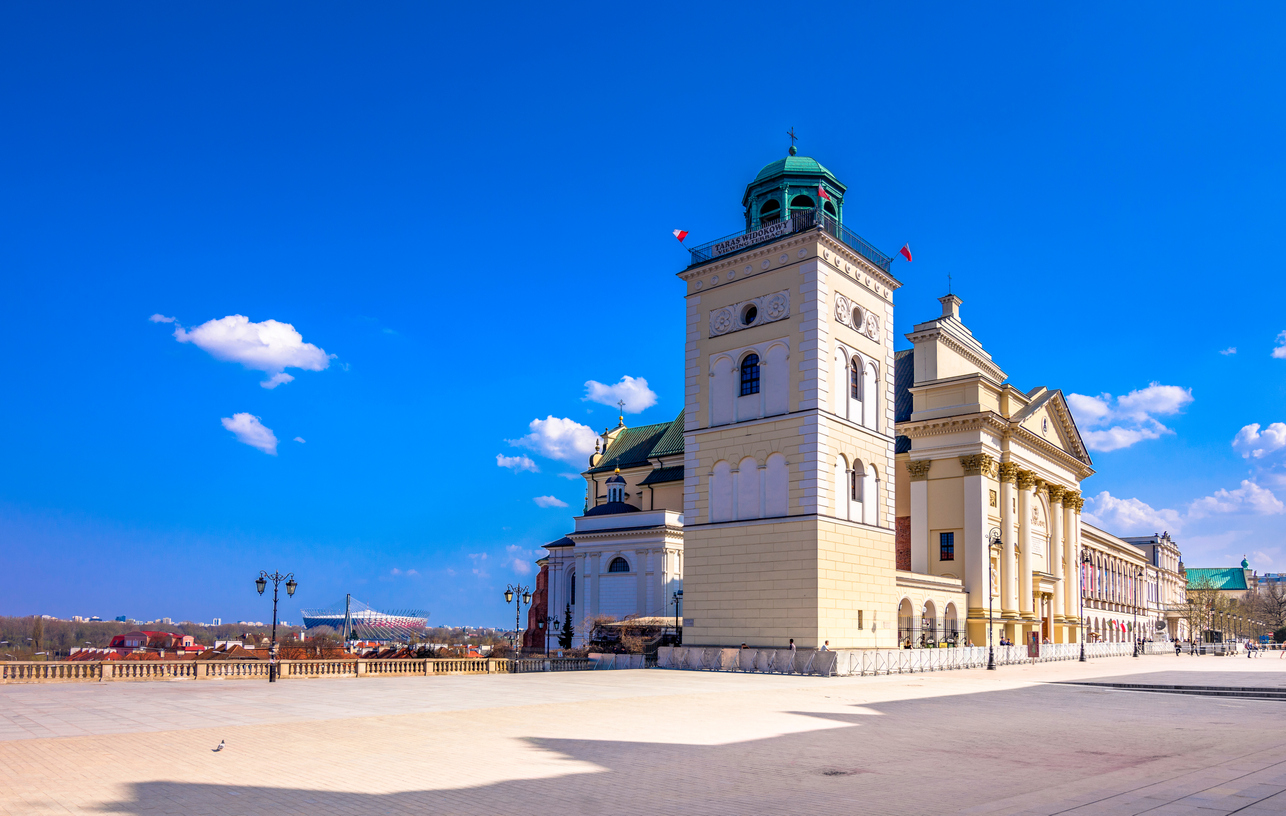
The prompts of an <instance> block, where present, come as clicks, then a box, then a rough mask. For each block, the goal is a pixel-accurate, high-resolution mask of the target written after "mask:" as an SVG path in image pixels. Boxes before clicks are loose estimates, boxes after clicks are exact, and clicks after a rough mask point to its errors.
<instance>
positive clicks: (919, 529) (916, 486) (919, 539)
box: [906, 459, 933, 575]
mask: <svg viewBox="0 0 1286 816" xmlns="http://www.w3.org/2000/svg"><path fill="white" fill-rule="evenodd" d="M932 464H933V460H932V459H920V460H918V461H913V462H907V463H906V469H907V472H908V473H909V474H910V475H911V572H918V573H920V574H921V575H927V574H928V572H929V466H930V465H932Z"/></svg>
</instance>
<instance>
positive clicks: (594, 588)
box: [585, 553, 603, 635]
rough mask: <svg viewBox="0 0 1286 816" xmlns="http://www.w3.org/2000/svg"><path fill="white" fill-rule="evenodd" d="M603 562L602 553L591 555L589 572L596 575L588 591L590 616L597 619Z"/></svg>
mask: <svg viewBox="0 0 1286 816" xmlns="http://www.w3.org/2000/svg"><path fill="white" fill-rule="evenodd" d="M602 560H603V554H602V553H590V556H589V571H590V572H592V573H594V576H593V580H592V583H590V585H589V587H588V589H589V616H590V617H591V618H597V617H598V585H599V576H600V575H602V573H603V571H602V569H601V566H602V564H601V562H602ZM585 577H586V578H589V576H588V575H587V576H585ZM585 634H586V635H588V634H589V632H586V633H585Z"/></svg>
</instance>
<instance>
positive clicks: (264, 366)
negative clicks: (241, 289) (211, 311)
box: [174, 315, 335, 388]
mask: <svg viewBox="0 0 1286 816" xmlns="http://www.w3.org/2000/svg"><path fill="white" fill-rule="evenodd" d="M174 337H175V339H176V340H178V341H179V342H180V343H192V344H193V345H195V346H197V347H198V348H200V349H202V350H204V351H206V352H208V353H209V354H210V356H211V357H214V358H215V359H216V360H226V361H229V362H234V363H241V365H243V366H245V367H246V368H249V369H252V370H254V371H263V372H265V373H267V374H270V375H271V376H270V377H269V378H268V379H266V380H264V381H263V382H262V383H260V385H262V386H263V387H264V388H276V387H277V386H278V385H281V384H282V383H288V382H290V381H291V380H293V379H294V377H292V376H291V375H289V374H286V373H285V370H286V369H287V368H300V369H304V370H306V371H321V370H323V369H325V368H326V367H327V366H329V365H330V361H331V358H333V357H334V356H335V355H333V354H327V353H326V352H325V351H324V350H322V349H320V348H318V347H317V346H314V345H313V344H312V343H305V342H304V338H303V335H301V334H300V333H299V332H297V331H295V327H294V326H292V325H290V324H289V323H281V322H278V321H276V320H265V321H263V322H262V323H251V322H250V318H248V317H245V316H244V315H228V316H227V317H222V318H219V319H218V320H210V321H207V322H205V323H202V324H201V325H200V326H197V327H196V328H195V329H192V330H191V331H188V330H187V329H184V328H183V327H182V326H178V327H177V328H175V330H174Z"/></svg>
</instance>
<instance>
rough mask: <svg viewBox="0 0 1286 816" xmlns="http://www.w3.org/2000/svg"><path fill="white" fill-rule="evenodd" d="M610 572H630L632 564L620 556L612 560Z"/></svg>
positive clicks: (608, 568)
mask: <svg viewBox="0 0 1286 816" xmlns="http://www.w3.org/2000/svg"><path fill="white" fill-rule="evenodd" d="M607 571H608V572H629V571H630V562H629V561H626V560H625V559H624V558H621V557H620V556H619V555H618V556H616V557H615V558H613V559H612V563H610V564H608V565H607Z"/></svg>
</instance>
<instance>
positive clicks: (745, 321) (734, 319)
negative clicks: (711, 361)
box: [710, 289, 790, 337]
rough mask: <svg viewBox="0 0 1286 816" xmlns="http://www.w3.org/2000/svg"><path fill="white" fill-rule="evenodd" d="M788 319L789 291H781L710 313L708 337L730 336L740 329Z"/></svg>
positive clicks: (713, 310)
mask: <svg viewBox="0 0 1286 816" xmlns="http://www.w3.org/2000/svg"><path fill="white" fill-rule="evenodd" d="M788 317H790V290H789V289H783V290H782V291H780V292H773V293H771V294H768V295H764V296H762V297H757V298H754V299H753V300H743V301H741V302H740V303H734V304H732V305H731V306H725V307H723V308H721V309H712V310H711V311H710V336H711V337H718V336H719V335H721V334H730V333H732V332H735V331H741V330H742V329H750V328H754V327H755V326H762V325H764V324H765V323H776V322H777V321H778V320H785V319H786V318H788Z"/></svg>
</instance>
